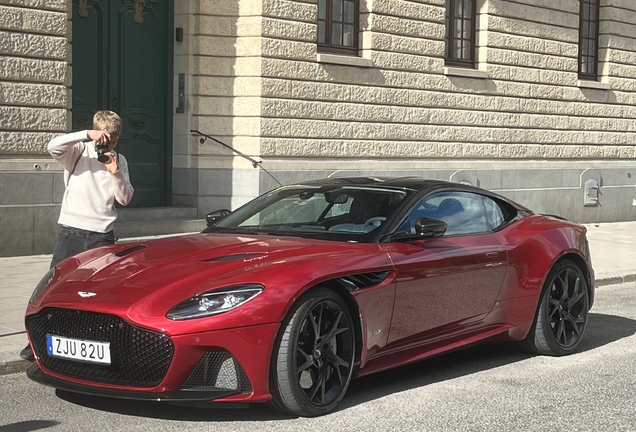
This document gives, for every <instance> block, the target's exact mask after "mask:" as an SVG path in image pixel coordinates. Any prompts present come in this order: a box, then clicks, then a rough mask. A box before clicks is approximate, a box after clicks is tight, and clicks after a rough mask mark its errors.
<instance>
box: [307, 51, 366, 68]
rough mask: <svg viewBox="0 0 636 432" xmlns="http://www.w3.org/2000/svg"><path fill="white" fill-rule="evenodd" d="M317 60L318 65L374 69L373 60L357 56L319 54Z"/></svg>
mask: <svg viewBox="0 0 636 432" xmlns="http://www.w3.org/2000/svg"><path fill="white" fill-rule="evenodd" d="M316 60H317V61H318V63H329V64H338V65H344V66H358V67H373V61H372V60H370V59H366V58H362V57H356V56H347V55H338V54H325V53H318V55H317V56H316Z"/></svg>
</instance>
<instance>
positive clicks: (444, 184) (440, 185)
mask: <svg viewBox="0 0 636 432" xmlns="http://www.w3.org/2000/svg"><path fill="white" fill-rule="evenodd" d="M289 186H301V187H302V186H327V187H338V186H361V187H390V188H397V189H409V190H412V191H416V192H418V191H424V190H426V191H427V193H428V192H430V191H434V190H436V189H455V190H460V191H465V192H476V193H480V194H484V195H488V196H490V197H493V198H498V199H500V200H502V201H505V202H507V203H508V204H510V205H512V206H513V207H515V208H516V209H517V210H523V211H527V212H532V211H531V210H530V209H528V208H527V207H525V206H523V205H520V204H518V203H516V202H514V201H512V200H511V199H509V198H506V197H504V196H501V195H499V194H497V193H495V192H491V191H488V190H486V189H482V188H479V187H475V186H472V185H468V184H464V183H455V182H450V181H445V180H437V179H426V178H422V177H333V178H322V179H317V180H308V181H306V182H302V183H296V184H293V185H289Z"/></svg>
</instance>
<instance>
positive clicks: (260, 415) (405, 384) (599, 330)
mask: <svg viewBox="0 0 636 432" xmlns="http://www.w3.org/2000/svg"><path fill="white" fill-rule="evenodd" d="M634 334H636V321H635V320H632V319H628V318H624V317H619V316H614V315H605V314H594V313H590V315H589V321H588V327H587V330H586V333H585V336H584V338H583V341H582V342H581V346H580V349H579V352H585V351H590V350H593V349H596V348H600V347H602V346H604V345H607V344H610V343H612V342H615V341H617V340H620V339H623V338H625V337H629V336H632V335H634ZM530 357H532V355H530V354H527V353H525V352H523V351H521V349H520V348H518V345H517V344H515V343H494V344H484V345H478V346H475V347H472V348H467V349H465V350H461V351H457V352H453V353H449V354H444V355H441V356H439V357H434V358H431V359H427V360H422V361H419V362H416V363H413V364H410V365H406V366H402V367H399V368H396V369H393V370H389V371H386V372H380V373H377V374H374V375H370V376H367V377H362V378H359V379H356V380H353V381H352V383H351V385H350V387H349V390H348V391H347V394H346V396H345V398H344V399H343V401H342V402H341V403H340V404H339V406H338V408H337V411H340V410H343V409H347V408H350V407H354V406H356V405H359V404H363V403H365V402H368V401H371V400H375V399H379V398H382V397H385V396H388V395H391V394H393V393H399V392H403V391H407V390H410V389H413V388H417V387H423V386H427V385H430V384H434V383H438V382H442V381H446V380H451V379H455V378H459V377H462V376H466V375H470V374H473V373H478V372H483V371H486V370H489V369H494V368H497V367H500V366H504V365H507V364H511V363H515V362H518V361H522V360H526V359H528V358H530ZM56 394H57V395H58V397H60V398H61V399H64V400H66V401H68V402H71V403H74V404H78V405H81V406H85V407H89V408H94V409H98V410H103V411H110V412H116V413H119V414H126V415H133V416H140V417H149V418H160V419H167V420H184V421H225V422H228V421H229V422H240V421H264V420H282V419H289V418H292V417H289V416H285V415H284V414H280V413H276V412H274V411H271V410H270V409H268V408H267V407H266V406H265V405H264V404H252V405H249V408H248V409H240V408H226V407H224V406H223V405H220V404H217V405H215V406H218V408H193V407H184V406H176V405H169V404H165V403H157V402H140V401H127V400H117V399H108V398H103V397H98V396H87V395H79V394H74V393H69V392H64V391H60V390H58V391H57V392H56ZM219 405H220V406H219ZM0 432H4V431H3V430H2V428H0Z"/></svg>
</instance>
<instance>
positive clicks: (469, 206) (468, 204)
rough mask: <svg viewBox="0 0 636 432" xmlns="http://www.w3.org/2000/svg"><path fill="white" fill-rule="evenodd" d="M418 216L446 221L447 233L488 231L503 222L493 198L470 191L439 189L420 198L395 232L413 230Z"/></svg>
mask: <svg viewBox="0 0 636 432" xmlns="http://www.w3.org/2000/svg"><path fill="white" fill-rule="evenodd" d="M421 217H430V218H433V219H439V220H443V221H444V222H446V224H447V225H448V229H447V230H446V234H445V235H448V236H453V235H467V234H479V233H485V232H491V231H492V230H494V229H496V228H497V227H499V226H500V225H502V224H503V223H504V222H505V214H504V212H503V210H502V209H501V207H500V206H499V205H498V204H497V203H496V202H495V201H493V200H492V199H490V198H488V197H485V196H483V195H479V194H475V193H470V192H453V191H449V192H440V193H436V194H434V195H431V196H428V197H425V198H423V199H422V201H420V203H418V205H417V206H416V207H415V209H414V210H413V211H412V212H411V214H409V216H408V218H407V219H406V220H405V221H404V223H403V224H402V226H401V227H400V228H399V229H398V232H409V233H415V221H417V219H419V218H421Z"/></svg>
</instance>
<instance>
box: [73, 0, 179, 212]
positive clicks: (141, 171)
mask: <svg viewBox="0 0 636 432" xmlns="http://www.w3.org/2000/svg"><path fill="white" fill-rule="evenodd" d="M172 19H173V2H172V1H168V0H154V1H153V0H73V16H72V28H73V40H72V67H73V84H72V94H73V107H72V114H73V124H72V127H73V130H82V129H92V118H93V114H94V113H95V111H97V110H100V109H110V110H113V111H115V112H116V113H117V114H119V115H120V117H121V118H122V121H123V130H122V134H121V137H120V139H119V144H118V147H117V150H118V151H119V152H121V153H122V154H123V155H125V156H126V159H127V160H128V166H129V170H130V178H131V182H132V184H133V187H134V188H135V195H134V197H133V200H132V202H131V203H130V204H129V206H132V207H154V206H164V205H169V204H170V195H169V192H170V188H171V181H170V179H171V158H172V145H171V142H172V126H171V125H172V115H171V112H172V61H173V50H172V35H173V30H172Z"/></svg>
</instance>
